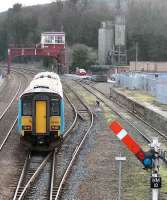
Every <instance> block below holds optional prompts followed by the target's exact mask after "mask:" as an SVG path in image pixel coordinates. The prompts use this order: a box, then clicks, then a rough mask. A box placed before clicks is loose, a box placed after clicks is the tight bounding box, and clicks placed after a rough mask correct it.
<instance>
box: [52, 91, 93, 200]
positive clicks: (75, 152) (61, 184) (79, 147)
mask: <svg viewBox="0 0 167 200" xmlns="http://www.w3.org/2000/svg"><path fill="white" fill-rule="evenodd" d="M73 92H74V91H73ZM75 94H76V93H75ZM76 96H77V97H78V98H79V99H80V101H81V102H82V104H84V103H83V101H82V100H81V98H80V97H79V96H78V95H76ZM84 105H85V107H86V108H87V109H88V111H89V113H90V115H91V124H90V127H89V128H88V130H87V132H86V133H85V135H84V137H83V139H82V140H81V142H80V144H79V145H78V146H77V147H76V149H75V151H74V153H73V156H72V159H71V161H70V163H69V165H68V167H67V169H66V171H65V173H64V175H63V178H62V180H61V182H60V184H59V187H58V191H57V194H56V197H55V200H58V198H59V196H60V192H61V190H62V187H63V184H64V182H65V180H66V178H67V175H68V173H69V171H70V169H71V167H72V166H73V163H74V161H75V160H76V157H77V155H78V154H79V152H80V150H81V147H82V145H83V144H84V142H85V140H86V138H87V136H88V134H89V132H90V130H91V128H92V126H93V122H94V115H93V112H92V111H91V110H90V108H89V107H88V106H87V105H86V104H84Z"/></svg>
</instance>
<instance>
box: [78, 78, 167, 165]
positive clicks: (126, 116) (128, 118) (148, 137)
mask: <svg viewBox="0 0 167 200" xmlns="http://www.w3.org/2000/svg"><path fill="white" fill-rule="evenodd" d="M77 83H78V84H79V85H80V86H82V87H84V88H85V89H86V90H87V91H88V92H89V93H91V94H93V95H94V96H95V97H96V98H97V99H99V100H100V101H101V102H102V103H103V104H105V105H106V106H107V107H108V108H110V109H111V110H112V111H114V113H116V114H117V115H118V116H119V118H120V119H121V122H122V123H123V124H125V122H126V124H128V125H129V126H131V127H132V128H133V129H134V130H135V131H136V132H138V133H139V134H140V135H141V136H142V137H143V138H144V140H145V141H146V142H147V143H151V142H152V138H153V137H158V138H159V139H160V142H161V147H162V148H163V149H166V147H167V136H166V135H164V134H163V133H161V132H160V131H159V130H157V129H156V128H154V127H152V126H151V125H150V124H148V123H147V122H143V120H142V119H141V118H139V117H137V116H136V115H134V114H133V113H132V112H129V111H127V110H125V109H124V108H122V107H120V105H119V106H118V105H116V104H115V103H113V102H111V99H110V98H109V97H107V96H106V95H104V93H102V92H101V91H99V90H97V89H96V87H94V85H93V86H92V85H91V84H89V85H88V84H85V83H82V81H77ZM139 121H140V123H142V130H141V126H139ZM126 124H125V127H126V126H127V125H126ZM148 129H149V131H148V133H146V132H147V131H146V130H148ZM162 158H163V161H164V162H165V163H166V164H167V155H166V154H163V155H162Z"/></svg>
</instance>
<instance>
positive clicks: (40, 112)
mask: <svg viewBox="0 0 167 200" xmlns="http://www.w3.org/2000/svg"><path fill="white" fill-rule="evenodd" d="M46 106H47V101H36V102H35V107H36V116H35V121H36V123H35V124H36V134H45V133H46V124H47V109H46Z"/></svg>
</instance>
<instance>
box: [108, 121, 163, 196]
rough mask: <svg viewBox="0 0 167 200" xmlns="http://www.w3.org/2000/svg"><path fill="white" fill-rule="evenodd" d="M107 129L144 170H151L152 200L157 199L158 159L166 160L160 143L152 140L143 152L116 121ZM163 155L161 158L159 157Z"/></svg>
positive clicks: (158, 183)
mask: <svg viewBox="0 0 167 200" xmlns="http://www.w3.org/2000/svg"><path fill="white" fill-rule="evenodd" d="M109 128H110V129H111V130H112V131H113V133H114V134H115V135H116V136H117V137H118V138H119V139H120V140H121V141H122V142H123V143H124V144H125V145H126V147H127V148H128V149H129V150H130V151H131V152H132V153H133V154H134V155H135V156H136V157H137V159H138V160H139V161H140V162H141V163H142V164H143V166H144V169H146V170H148V169H150V170H151V177H150V187H151V189H152V200H158V199H159V189H160V188H161V177H160V174H159V169H160V162H159V161H160V159H164V160H166V158H165V157H164V155H166V151H162V150H161V149H160V143H159V142H158V139H157V138H153V141H152V143H151V144H150V145H149V146H150V149H149V151H147V152H144V151H143V150H142V148H141V147H140V145H139V144H138V143H136V141H135V140H134V139H133V138H132V137H131V135H130V134H129V133H128V132H127V131H126V130H125V129H124V128H123V127H122V126H121V124H120V123H118V122H117V121H115V120H114V121H112V122H111V123H110V124H109ZM161 155H163V156H161Z"/></svg>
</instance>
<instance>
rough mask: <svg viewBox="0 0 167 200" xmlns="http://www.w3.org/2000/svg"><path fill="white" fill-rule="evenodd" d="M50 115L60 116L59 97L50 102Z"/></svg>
mask: <svg viewBox="0 0 167 200" xmlns="http://www.w3.org/2000/svg"><path fill="white" fill-rule="evenodd" d="M50 115H51V116H59V115H60V105H59V100H58V99H53V100H51V102H50Z"/></svg>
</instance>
